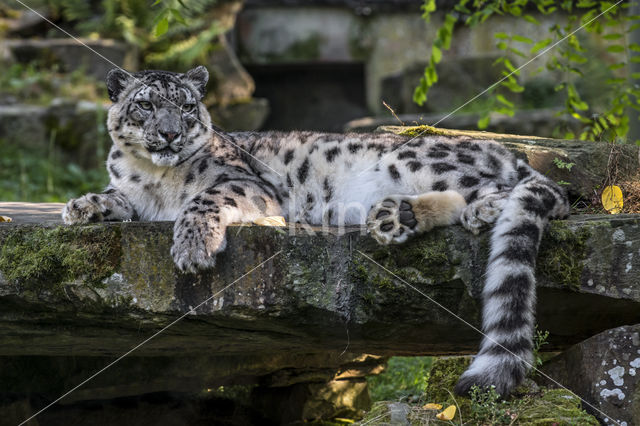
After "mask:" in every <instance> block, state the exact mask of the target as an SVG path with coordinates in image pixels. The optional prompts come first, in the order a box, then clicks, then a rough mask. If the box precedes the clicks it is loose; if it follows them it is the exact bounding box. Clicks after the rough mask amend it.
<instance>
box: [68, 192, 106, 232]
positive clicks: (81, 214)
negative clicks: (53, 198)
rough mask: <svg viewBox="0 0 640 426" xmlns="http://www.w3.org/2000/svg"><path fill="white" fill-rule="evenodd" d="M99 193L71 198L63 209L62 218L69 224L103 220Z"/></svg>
mask: <svg viewBox="0 0 640 426" xmlns="http://www.w3.org/2000/svg"><path fill="white" fill-rule="evenodd" d="M97 197H98V195H97V194H87V195H84V196H82V197H80V198H76V199H71V200H69V201H68V202H67V204H66V205H65V206H64V208H63V209H62V220H63V221H64V223H66V224H67V225H75V224H83V223H90V222H101V221H102V220H103V216H102V211H101V210H100V205H99V204H98V202H97Z"/></svg>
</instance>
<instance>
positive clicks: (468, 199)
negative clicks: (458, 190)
mask: <svg viewBox="0 0 640 426" xmlns="http://www.w3.org/2000/svg"><path fill="white" fill-rule="evenodd" d="M477 199H478V190H477V189H476V190H475V191H473V192H472V193H471V194H469V195H467V196H466V197H464V200H465V201H466V202H467V204H469V203H472V202H474V201H475V200H477Z"/></svg>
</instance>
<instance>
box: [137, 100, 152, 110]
mask: <svg viewBox="0 0 640 426" xmlns="http://www.w3.org/2000/svg"><path fill="white" fill-rule="evenodd" d="M138 106H139V107H140V108H142V109H143V110H145V111H149V110H151V108H153V105H152V104H151V102H149V101H138Z"/></svg>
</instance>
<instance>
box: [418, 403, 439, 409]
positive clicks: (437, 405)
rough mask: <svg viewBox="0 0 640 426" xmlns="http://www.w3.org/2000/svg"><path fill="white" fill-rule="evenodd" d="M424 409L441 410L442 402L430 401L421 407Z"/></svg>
mask: <svg viewBox="0 0 640 426" xmlns="http://www.w3.org/2000/svg"><path fill="white" fill-rule="evenodd" d="M422 408H423V409H424V410H442V404H434V403H433V402H430V403H428V404H425V405H424V406H423V407H422Z"/></svg>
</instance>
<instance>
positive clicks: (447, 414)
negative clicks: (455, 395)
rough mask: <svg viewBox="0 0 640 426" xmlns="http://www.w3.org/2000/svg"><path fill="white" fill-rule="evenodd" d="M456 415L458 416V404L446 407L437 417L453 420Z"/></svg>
mask: <svg viewBox="0 0 640 426" xmlns="http://www.w3.org/2000/svg"><path fill="white" fill-rule="evenodd" d="M455 416H456V406H455V405H450V406H448V407H447V408H445V409H444V411H443V412H442V413H439V414H437V415H436V418H437V419H438V420H453V418H454V417H455Z"/></svg>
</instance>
